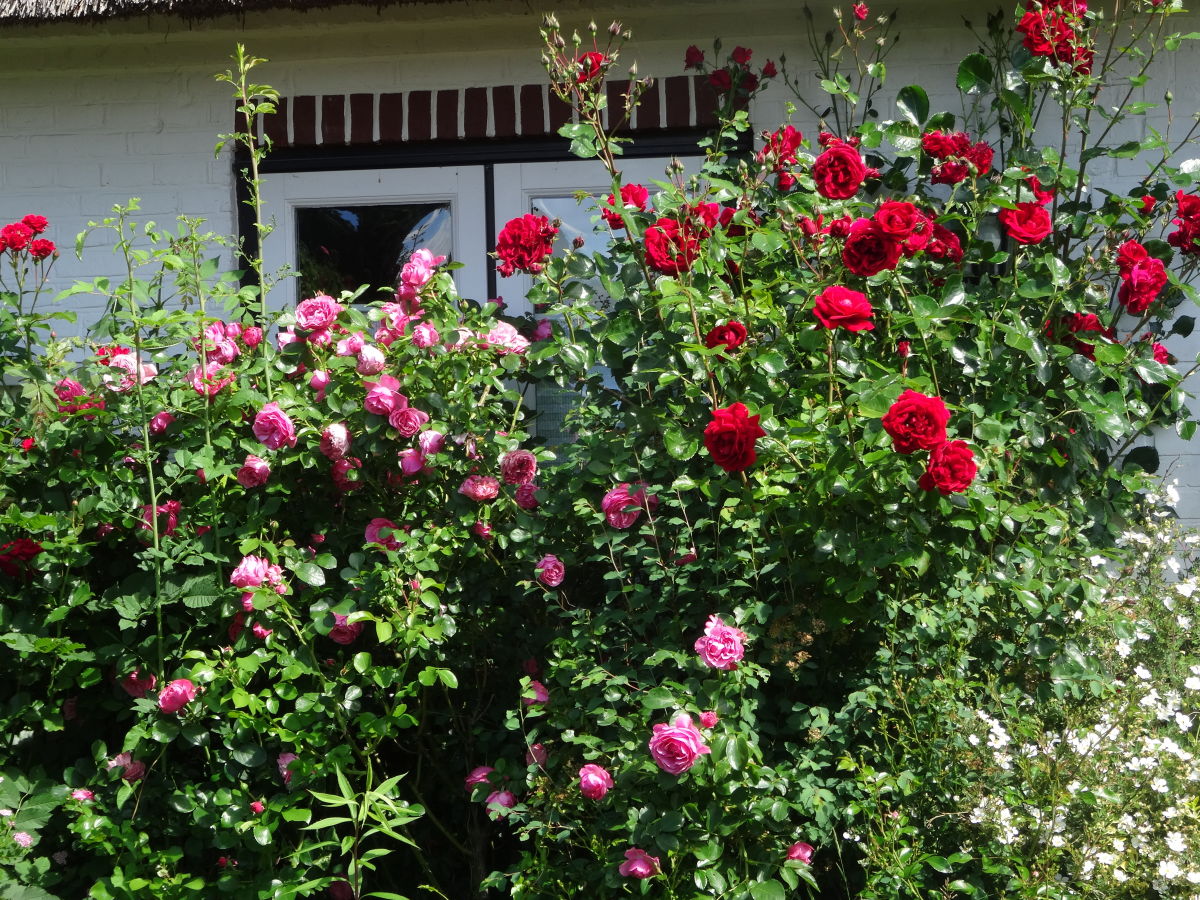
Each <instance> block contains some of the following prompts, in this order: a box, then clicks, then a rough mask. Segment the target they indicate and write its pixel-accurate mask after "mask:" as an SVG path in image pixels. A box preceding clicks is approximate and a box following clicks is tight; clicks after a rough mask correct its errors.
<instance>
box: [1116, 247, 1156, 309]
mask: <svg viewBox="0 0 1200 900" xmlns="http://www.w3.org/2000/svg"><path fill="white" fill-rule="evenodd" d="M1121 277H1122V284H1121V289H1120V291H1118V292H1117V299H1118V300H1120V301H1121V303H1123V304H1124V305H1125V309H1126V310H1127V311H1128V312H1129V313H1131V314H1132V315H1135V316H1140V315H1141V314H1142V313H1144V312H1145V311H1146V310H1147V309H1149V308H1150V304H1151V303H1153V302H1154V301H1155V300H1156V299H1158V292H1159V291H1161V290H1162V289H1163V286H1164V285H1165V284H1166V283H1167V269H1166V266H1164V265H1163V261H1162V260H1161V259H1155V258H1154V257H1152V256H1147V257H1146V258H1145V259H1140V260H1138V261H1137V262H1135V263H1134V264H1133V265H1132V266H1131V267H1130V268H1129V270H1128V272H1127V273H1126V274H1122V276H1121Z"/></svg>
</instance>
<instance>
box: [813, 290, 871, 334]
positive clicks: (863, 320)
mask: <svg viewBox="0 0 1200 900" xmlns="http://www.w3.org/2000/svg"><path fill="white" fill-rule="evenodd" d="M872 312H873V310H872V309H871V304H870V302H869V301H868V300H867V296H866V294H860V293H859V292H858V291H852V290H850V289H849V288H845V287H842V286H841V285H838V284H835V285H831V286H830V287H827V288H825V290H823V291H821V293H819V294H817V299H816V303H815V304H814V305H813V314H814V315H815V316H816V317H817V319H818V320H819V321H820V323H821V324H822V325H823V326H825V327H826V328H845V329H846V330H847V331H871V330H872V329H873V328H874V327H875V323H874V322H872V321H871V313H872Z"/></svg>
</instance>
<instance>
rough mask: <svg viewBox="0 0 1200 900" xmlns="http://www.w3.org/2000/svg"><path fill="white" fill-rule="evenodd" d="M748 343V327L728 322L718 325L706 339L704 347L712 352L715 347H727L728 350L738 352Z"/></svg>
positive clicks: (739, 323)
mask: <svg viewBox="0 0 1200 900" xmlns="http://www.w3.org/2000/svg"><path fill="white" fill-rule="evenodd" d="M745 342H746V326H745V325H743V324H742V323H741V322H726V323H725V324H724V325H718V326H717V327H716V328H714V329H713V330H712V331H710V332H709V333H708V334H707V335H705V338H704V346H706V347H708V348H709V349H710V350H711V349H712V348H713V347H719V346H720V345H721V344H724V345H725V349H726V350H736V349H737V348H738V347H740V346H742V344H744V343H745Z"/></svg>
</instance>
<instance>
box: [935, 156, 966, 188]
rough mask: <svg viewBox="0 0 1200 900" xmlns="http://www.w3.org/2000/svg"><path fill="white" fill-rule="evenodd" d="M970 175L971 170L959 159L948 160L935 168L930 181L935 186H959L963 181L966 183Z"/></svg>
mask: <svg viewBox="0 0 1200 900" xmlns="http://www.w3.org/2000/svg"><path fill="white" fill-rule="evenodd" d="M970 174H971V169H970V167H969V166H968V165H967V164H966V163H965V162H962V161H961V160H957V159H948V160H946V161H945V162H941V163H938V164H937V165H936V166H934V167H933V170H932V171H931V172H930V173H929V175H930V178H929V180H930V182H931V183H933V184H958V183H959V182H961V181H966V180H967V176H968V175H970Z"/></svg>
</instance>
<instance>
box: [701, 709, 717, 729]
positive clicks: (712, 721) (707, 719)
mask: <svg viewBox="0 0 1200 900" xmlns="http://www.w3.org/2000/svg"><path fill="white" fill-rule="evenodd" d="M718 721H720V719H718V717H717V714H716V713H715V712H713V711H712V710H708V711H707V712H702V713H700V724H701V725H703V726H704V727H705V728H712V727H713V726H715V725H716V724H717V722H718Z"/></svg>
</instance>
